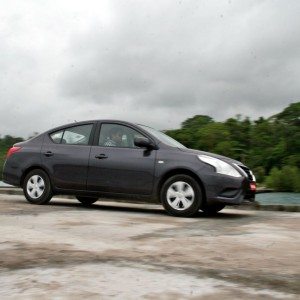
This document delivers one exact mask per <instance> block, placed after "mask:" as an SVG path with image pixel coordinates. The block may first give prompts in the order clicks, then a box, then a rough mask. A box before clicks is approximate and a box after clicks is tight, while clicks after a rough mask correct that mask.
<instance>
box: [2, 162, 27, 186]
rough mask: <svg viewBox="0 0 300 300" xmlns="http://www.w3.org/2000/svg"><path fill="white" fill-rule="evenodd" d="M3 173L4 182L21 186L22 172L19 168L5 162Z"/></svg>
mask: <svg viewBox="0 0 300 300" xmlns="http://www.w3.org/2000/svg"><path fill="white" fill-rule="evenodd" d="M2 175H3V182H4V183H7V184H10V185H14V186H20V183H21V177H22V172H21V171H20V169H19V168H17V167H13V166H11V164H9V163H7V162H5V164H4V168H3V174H2Z"/></svg>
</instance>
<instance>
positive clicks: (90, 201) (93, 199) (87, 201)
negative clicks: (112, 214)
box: [76, 196, 98, 206]
mask: <svg viewBox="0 0 300 300" xmlns="http://www.w3.org/2000/svg"><path fill="white" fill-rule="evenodd" d="M76 198H77V200H78V201H79V202H81V203H82V204H83V205H84V206H90V205H92V204H93V203H95V202H96V201H97V200H98V198H96V197H85V196H76Z"/></svg>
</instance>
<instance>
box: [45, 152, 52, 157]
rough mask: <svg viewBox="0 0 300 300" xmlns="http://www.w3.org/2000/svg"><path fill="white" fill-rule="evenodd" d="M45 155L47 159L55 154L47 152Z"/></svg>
mask: <svg viewBox="0 0 300 300" xmlns="http://www.w3.org/2000/svg"><path fill="white" fill-rule="evenodd" d="M44 155H45V156H47V157H50V156H53V155H54V153H53V152H52V151H47V152H45V153H44Z"/></svg>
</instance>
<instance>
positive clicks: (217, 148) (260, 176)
mask: <svg viewBox="0 0 300 300" xmlns="http://www.w3.org/2000/svg"><path fill="white" fill-rule="evenodd" d="M165 132H166V133H167V134H168V135H170V136H171V137H173V138H175V139H176V140H178V141H179V142H181V143H182V144H184V145H185V146H187V147H189V148H193V149H200V150H203V151H208V152H214V153H218V154H221V155H225V156H229V157H232V158H234V159H237V160H239V161H242V162H243V163H245V164H246V165H247V166H249V167H250V168H251V169H252V170H253V172H254V174H255V175H256V177H257V181H258V183H259V184H261V185H265V186H267V187H270V188H273V189H275V190H277V191H294V192H300V102H297V103H293V104H291V105H289V106H288V107H287V108H285V109H284V110H283V111H282V112H280V113H278V114H276V115H274V116H272V117H270V118H263V117H260V118H259V119H257V120H254V121H252V120H250V119H249V118H248V117H242V116H241V115H237V116H235V117H233V118H229V119H227V120H226V121H224V122H216V121H215V120H214V119H213V118H211V117H209V116H205V115H195V116H194V117H192V118H189V119H187V120H185V121H184V122H183V123H182V124H181V128H179V129H175V130H166V131H165ZM22 140H23V138H20V137H12V136H9V135H6V136H4V137H3V138H1V136H0V169H1V170H2V168H3V164H4V160H5V155H6V152H7V150H8V149H9V148H10V147H11V146H12V145H13V144H15V143H17V142H20V141H22ZM1 178H2V172H1V174H0V180H1Z"/></svg>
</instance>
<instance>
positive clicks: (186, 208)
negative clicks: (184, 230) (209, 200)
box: [160, 175, 203, 217]
mask: <svg viewBox="0 0 300 300" xmlns="http://www.w3.org/2000/svg"><path fill="white" fill-rule="evenodd" d="M185 196H186V197H185ZM160 200H161V202H162V205H163V207H164V208H165V210H166V211H167V212H168V213H169V214H170V215H172V216H177V217H192V216H193V215H195V214H196V213H197V212H198V211H199V209H200V207H201V205H202V202H203V195H202V191H201V188H200V186H199V184H198V182H197V181H196V180H195V179H194V178H193V177H190V176H188V175H174V176H172V177H170V178H169V179H167V180H166V182H165V183H164V184H163V186H162V188H161V192H160Z"/></svg>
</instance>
